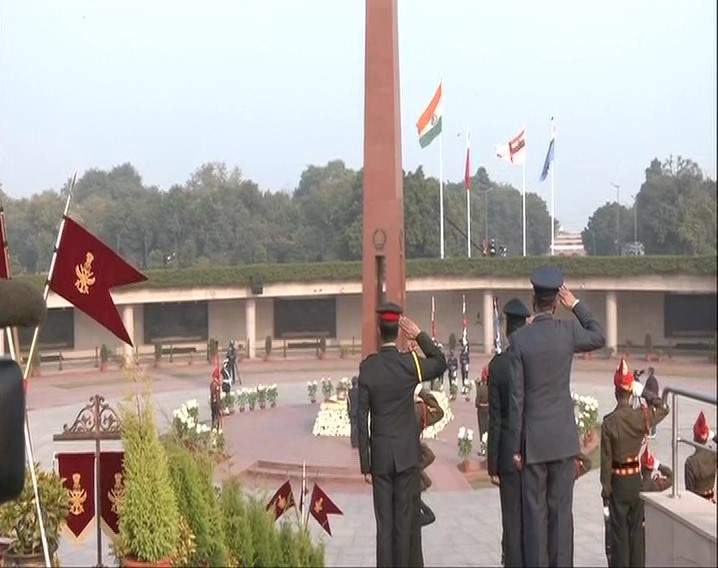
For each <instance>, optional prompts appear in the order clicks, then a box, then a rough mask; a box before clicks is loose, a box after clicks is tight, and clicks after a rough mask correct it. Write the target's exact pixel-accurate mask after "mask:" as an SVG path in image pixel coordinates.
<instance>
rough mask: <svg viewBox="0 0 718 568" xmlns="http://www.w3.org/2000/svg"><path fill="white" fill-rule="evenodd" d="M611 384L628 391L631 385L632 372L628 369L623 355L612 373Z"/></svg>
mask: <svg viewBox="0 0 718 568" xmlns="http://www.w3.org/2000/svg"><path fill="white" fill-rule="evenodd" d="M613 384H614V385H615V386H616V388H619V389H622V390H626V391H630V390H631V386H632V385H633V373H631V371H630V370H629V369H628V363H626V359H625V358H623V357H621V362H620V363H619V364H618V368H617V369H616V372H615V373H614V374H613Z"/></svg>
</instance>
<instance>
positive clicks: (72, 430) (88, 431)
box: [52, 394, 122, 567]
mask: <svg viewBox="0 0 718 568" xmlns="http://www.w3.org/2000/svg"><path fill="white" fill-rule="evenodd" d="M121 438H122V436H121V428H120V418H119V417H118V415H117V413H116V412H115V410H114V409H113V408H112V407H111V406H110V405H109V403H107V402H105V397H103V396H100V395H99V394H96V395H94V396H92V397H91V398H90V402H89V403H88V404H86V405H85V406H84V407H83V408H82V410H80V412H79V413H78V414H77V418H75V421H74V422H73V423H72V426H69V427H68V425H67V424H65V425H64V426H63V427H62V433H61V434H55V435H53V437H52V439H53V441H54V442H88V441H94V442H95V523H96V525H97V564H96V566H97V567H102V566H103V564H102V528H101V520H102V499H101V498H100V449H101V448H100V445H101V443H102V441H105V440H120V439H121Z"/></svg>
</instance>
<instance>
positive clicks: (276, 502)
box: [267, 481, 295, 521]
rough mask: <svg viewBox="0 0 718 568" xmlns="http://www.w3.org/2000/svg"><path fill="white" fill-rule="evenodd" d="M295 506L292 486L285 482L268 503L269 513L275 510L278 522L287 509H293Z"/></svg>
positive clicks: (275, 518)
mask: <svg viewBox="0 0 718 568" xmlns="http://www.w3.org/2000/svg"><path fill="white" fill-rule="evenodd" d="M294 505H295V503H294V493H293V492H292V485H291V484H290V483H289V481H285V482H284V483H283V484H282V486H281V487H280V488H279V489H277V492H276V493H275V494H274V495H273V496H272V498H271V499H270V500H269V503H267V511H271V510H274V520H275V521H276V520H277V519H278V518H279V517H281V516H282V515H283V514H284V513H285V512H286V511H287V509H291V508H292V507H294Z"/></svg>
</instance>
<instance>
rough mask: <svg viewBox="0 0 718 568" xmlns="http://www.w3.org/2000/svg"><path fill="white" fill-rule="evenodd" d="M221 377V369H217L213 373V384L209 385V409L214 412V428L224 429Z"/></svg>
mask: <svg viewBox="0 0 718 568" xmlns="http://www.w3.org/2000/svg"><path fill="white" fill-rule="evenodd" d="M219 376H220V373H219V369H218V368H217V367H215V368H214V370H213V371H212V382H211V383H210V384H209V408H210V410H211V412H212V428H221V427H222V410H221V401H222V396H221V395H220V392H221V386H220V378H219Z"/></svg>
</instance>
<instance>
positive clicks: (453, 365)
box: [447, 353, 459, 372]
mask: <svg viewBox="0 0 718 568" xmlns="http://www.w3.org/2000/svg"><path fill="white" fill-rule="evenodd" d="M447 367H448V369H449V371H454V372H456V371H457V370H458V368H459V360H458V359H457V358H456V355H454V354H453V353H452V354H451V355H450V356H449V360H448V362H447Z"/></svg>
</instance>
